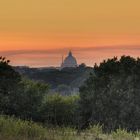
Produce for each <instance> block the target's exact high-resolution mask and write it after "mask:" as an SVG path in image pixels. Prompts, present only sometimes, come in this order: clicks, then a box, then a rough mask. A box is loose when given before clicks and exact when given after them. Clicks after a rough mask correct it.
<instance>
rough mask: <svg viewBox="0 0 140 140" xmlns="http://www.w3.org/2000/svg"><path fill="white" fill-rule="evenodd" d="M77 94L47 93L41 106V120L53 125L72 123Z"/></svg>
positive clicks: (74, 115)
mask: <svg viewBox="0 0 140 140" xmlns="http://www.w3.org/2000/svg"><path fill="white" fill-rule="evenodd" d="M78 100H79V98H78V96H62V95H59V94H54V95H47V96H46V98H45V100H44V103H43V104H42V107H41V112H42V113H41V114H42V115H41V116H42V121H43V122H46V123H50V124H54V125H74V124H75V123H76V117H77V114H76V113H77V108H78V107H77V106H78Z"/></svg>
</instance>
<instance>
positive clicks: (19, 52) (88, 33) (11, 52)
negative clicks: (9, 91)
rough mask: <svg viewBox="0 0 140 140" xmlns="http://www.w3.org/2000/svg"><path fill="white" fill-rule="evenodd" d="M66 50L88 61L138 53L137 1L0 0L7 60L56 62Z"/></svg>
mask: <svg viewBox="0 0 140 140" xmlns="http://www.w3.org/2000/svg"><path fill="white" fill-rule="evenodd" d="M69 50H72V51H73V53H74V55H75V57H76V58H77V60H78V63H79V64H80V63H82V62H84V63H86V64H87V65H90V66H93V65H94V63H95V62H98V63H99V62H100V61H102V60H103V59H106V58H109V57H113V56H121V55H123V54H125V55H131V56H134V57H138V56H140V0H1V1H0V55H3V56H6V57H7V58H8V59H10V60H11V64H12V65H28V66H31V67H44V66H59V65H60V63H61V57H62V55H64V56H66V55H67V52H68V51H69Z"/></svg>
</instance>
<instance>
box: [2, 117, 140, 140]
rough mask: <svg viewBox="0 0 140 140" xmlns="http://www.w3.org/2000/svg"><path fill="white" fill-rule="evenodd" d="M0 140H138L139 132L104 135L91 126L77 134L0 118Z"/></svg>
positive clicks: (100, 128)
mask: <svg viewBox="0 0 140 140" xmlns="http://www.w3.org/2000/svg"><path fill="white" fill-rule="evenodd" d="M0 139H2V140H139V139H140V132H136V133H132V132H127V131H126V130H122V129H118V130H116V131H114V132H111V133H110V134H104V133H103V131H102V127H101V126H99V125H97V126H92V127H90V128H89V129H86V130H84V131H82V132H81V133H77V131H76V130H75V129H72V128H69V127H55V128H54V127H53V128H49V127H43V126H41V125H39V124H37V123H34V122H31V121H23V120H20V119H16V118H14V117H8V116H0Z"/></svg>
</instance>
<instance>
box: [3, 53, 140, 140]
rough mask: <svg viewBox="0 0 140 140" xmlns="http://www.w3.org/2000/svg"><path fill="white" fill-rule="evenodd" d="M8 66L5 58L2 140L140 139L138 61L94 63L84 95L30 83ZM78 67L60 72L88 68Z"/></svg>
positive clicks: (124, 57)
mask: <svg viewBox="0 0 140 140" xmlns="http://www.w3.org/2000/svg"><path fill="white" fill-rule="evenodd" d="M9 62H10V61H9V60H7V59H6V58H4V57H1V59H0V75H1V80H0V90H1V92H0V96H1V98H0V111H1V116H0V138H1V139H3V140H4V139H5V140H15V139H17V140H18V139H23V140H26V139H27V140H28V139H29V140H31V139H33V140H59V139H60V140H73V139H75V140H82V139H83V140H84V139H86V140H90V139H95V140H109V139H110V140H133V139H134V140H135V139H136V140H138V139H139V138H140V132H139V126H140V125H139V123H140V120H139V117H140V116H139V115H140V114H139V110H140V104H139V91H140V87H139V81H140V74H139V69H140V59H139V58H137V59H135V58H133V57H130V56H122V57H121V58H120V59H118V58H117V57H114V58H112V59H107V60H104V61H103V62H101V63H100V64H99V65H97V64H95V65H94V67H93V68H90V73H89V75H88V78H87V79H86V80H85V81H84V82H83V85H82V86H80V87H79V92H78V93H77V94H76V93H71V94H70V93H69V94H68V95H67V94H66V93H65V94H63V92H62V93H61V92H60V93H58V92H56V93H54V91H53V92H52V90H49V89H50V88H51V86H50V85H49V84H47V83H45V82H40V81H37V80H33V79H29V78H28V77H27V75H25V73H24V74H20V73H19V72H17V71H16V70H15V68H13V67H12V66H10V64H9ZM79 67H80V68H79ZM79 67H75V68H65V70H64V71H63V70H61V72H64V73H65V71H71V70H72V69H77V70H78V71H81V69H84V70H87V68H86V65H83V64H82V66H81V65H79ZM91 70H92V71H91ZM53 72H54V71H53ZM61 78H62V77H61ZM64 83H65V81H64Z"/></svg>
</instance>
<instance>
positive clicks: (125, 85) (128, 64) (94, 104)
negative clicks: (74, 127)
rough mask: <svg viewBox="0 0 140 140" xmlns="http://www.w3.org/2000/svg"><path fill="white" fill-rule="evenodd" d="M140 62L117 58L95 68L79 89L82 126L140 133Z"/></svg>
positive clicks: (127, 57) (139, 60)
mask: <svg viewBox="0 0 140 140" xmlns="http://www.w3.org/2000/svg"><path fill="white" fill-rule="evenodd" d="M139 85H140V59H139V58H138V59H134V58H132V57H129V56H122V57H121V58H120V59H119V60H118V59H117V58H116V57H114V58H113V59H108V60H107V61H103V62H102V63H101V64H100V65H99V66H97V65H95V66H94V74H91V76H90V78H89V79H88V80H87V81H86V83H85V85H83V86H82V87H81V88H80V108H81V116H82V120H81V122H82V123H83V126H87V125H88V124H89V123H90V124H97V123H100V124H102V125H104V129H105V130H110V131H111V130H115V129H118V128H125V129H128V130H133V131H135V130H138V129H140V86H139Z"/></svg>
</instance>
